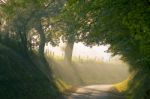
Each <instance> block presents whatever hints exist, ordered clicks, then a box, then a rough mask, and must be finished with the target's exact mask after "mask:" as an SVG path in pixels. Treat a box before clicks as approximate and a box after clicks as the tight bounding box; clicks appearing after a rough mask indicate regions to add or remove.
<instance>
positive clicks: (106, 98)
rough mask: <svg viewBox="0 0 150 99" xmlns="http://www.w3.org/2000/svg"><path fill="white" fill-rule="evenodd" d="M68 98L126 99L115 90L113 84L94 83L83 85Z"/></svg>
mask: <svg viewBox="0 0 150 99" xmlns="http://www.w3.org/2000/svg"><path fill="white" fill-rule="evenodd" d="M68 99H125V98H124V97H123V95H121V94H119V93H118V92H116V91H115V89H114V88H113V86H112V85H92V86H86V87H81V88H78V89H77V90H76V92H74V93H72V94H71V95H70V96H69V97H68Z"/></svg>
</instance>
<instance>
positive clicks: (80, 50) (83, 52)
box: [45, 42, 118, 61]
mask: <svg viewBox="0 0 150 99" xmlns="http://www.w3.org/2000/svg"><path fill="white" fill-rule="evenodd" d="M65 46H66V44H65V43H62V42H61V43H60V44H59V46H56V47H53V46H51V45H50V44H48V45H47V46H46V49H45V51H47V52H49V53H54V56H63V57H64V49H65ZM108 47H109V46H108V45H107V46H104V45H101V46H93V47H87V46H85V45H84V44H83V43H81V42H79V43H75V44H74V49H73V58H75V57H76V58H79V57H80V58H82V59H96V60H103V61H109V60H114V59H115V60H116V59H118V58H114V57H111V53H107V52H106V51H107V49H108Z"/></svg>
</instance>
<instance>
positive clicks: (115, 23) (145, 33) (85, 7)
mask: <svg viewBox="0 0 150 99" xmlns="http://www.w3.org/2000/svg"><path fill="white" fill-rule="evenodd" d="M69 8H72V9H73V11H74V12H75V13H78V15H79V16H80V17H81V18H82V21H80V24H82V25H81V27H80V31H81V34H80V35H81V38H82V39H83V41H84V42H85V43H86V44H87V45H95V44H110V45H111V46H110V48H109V51H111V52H112V53H113V54H114V55H118V54H119V55H122V60H124V61H126V62H128V63H129V64H130V67H131V70H133V71H136V75H135V77H134V79H133V80H132V81H131V85H132V84H133V83H135V82H136V81H139V82H140V84H138V85H136V84H133V85H132V88H131V89H130V92H131V93H132V95H131V96H130V99H139V98H140V99H141V98H144V97H146V96H147V95H148V96H147V97H149V96H150V95H149V94H146V93H149V90H150V87H148V86H147V84H145V83H148V82H149V80H148V79H146V78H148V76H149V75H150V74H149V73H148V71H149V70H150V69H149V68H150V66H149V64H150V53H149V52H150V44H149V43H150V40H149V38H150V35H149V34H150V28H149V27H150V22H149V21H148V20H149V19H150V17H149V16H150V2H149V0H143V1H141V0H134V1H132V0H123V1H122V0H87V1H85V0H78V1H75V0H70V1H69ZM89 20H92V21H91V23H90V24H88V23H89ZM143 77H144V78H143ZM141 90H142V91H141Z"/></svg>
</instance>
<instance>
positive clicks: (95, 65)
mask: <svg viewBox="0 0 150 99" xmlns="http://www.w3.org/2000/svg"><path fill="white" fill-rule="evenodd" d="M47 59H48V60H53V59H50V58H49V57H48V58H47ZM51 68H52V70H53V72H54V74H55V76H56V78H59V79H61V80H63V81H64V82H67V84H69V85H73V86H85V85H93V84H115V83H118V82H121V81H123V80H124V79H127V77H128V75H129V72H128V66H127V65H126V64H112V63H105V62H98V61H94V60H84V61H79V60H77V59H76V60H75V61H74V60H73V64H72V65H69V64H66V63H65V62H64V61H63V58H61V57H59V58H58V59H56V58H55V59H54V60H53V65H52V67H51Z"/></svg>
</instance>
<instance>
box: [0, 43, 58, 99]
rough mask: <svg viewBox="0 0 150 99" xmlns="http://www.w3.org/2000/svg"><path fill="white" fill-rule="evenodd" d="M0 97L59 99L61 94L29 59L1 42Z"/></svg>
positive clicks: (13, 98) (11, 98) (7, 98)
mask: <svg viewBox="0 0 150 99" xmlns="http://www.w3.org/2000/svg"><path fill="white" fill-rule="evenodd" d="M0 60H1V61H0V73H1V78H0V97H1V98H3V99H57V97H59V96H60V93H59V91H58V90H57V87H56V86H55V84H54V83H53V81H52V79H51V80H50V79H48V78H47V77H46V76H45V75H44V73H43V72H41V70H39V68H37V67H38V66H36V65H35V64H33V63H32V62H31V61H29V59H27V58H24V57H22V56H20V55H19V54H18V53H16V52H15V51H13V50H11V49H10V48H8V47H6V46H3V45H1V44H0Z"/></svg>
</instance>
